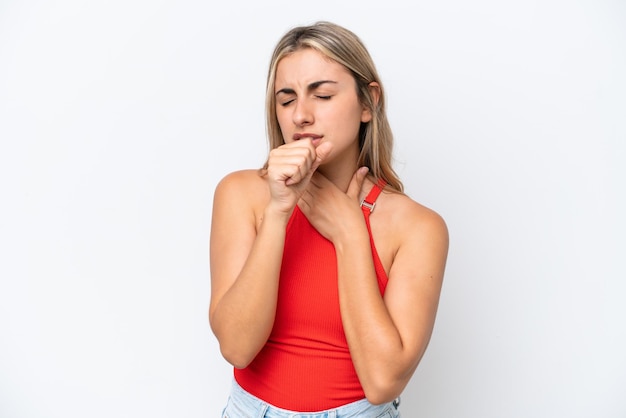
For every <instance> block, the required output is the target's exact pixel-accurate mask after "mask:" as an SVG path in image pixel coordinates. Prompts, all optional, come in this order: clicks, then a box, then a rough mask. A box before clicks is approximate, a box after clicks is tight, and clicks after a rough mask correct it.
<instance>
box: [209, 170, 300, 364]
mask: <svg viewBox="0 0 626 418" xmlns="http://www.w3.org/2000/svg"><path fill="white" fill-rule="evenodd" d="M259 188H260V189H261V190H263V188H265V189H266V188H267V184H266V183H265V181H264V180H263V179H262V178H260V177H259V175H258V173H257V172H254V171H242V172H236V173H233V174H230V175H228V176H226V177H225V178H224V179H223V180H222V181H221V182H220V183H219V184H218V186H217V188H216V190H215V196H214V200H213V215H212V221H211V240H210V264H211V303H210V307H209V321H210V324H211V328H212V330H213V333H214V334H215V336H216V337H217V339H218V341H219V344H220V350H221V352H222V355H223V356H224V358H225V359H226V360H227V361H228V362H229V363H231V364H232V365H233V366H235V367H238V368H243V367H246V366H247V365H248V364H249V363H250V362H251V361H252V360H253V359H254V357H255V356H256V354H257V353H258V352H259V351H260V350H261V348H262V347H263V345H264V344H265V342H266V341H267V339H268V337H269V335H270V332H271V330H272V326H273V324H274V316H275V313H276V300H277V295H278V277H279V274H280V266H281V262H282V255H283V245H284V241H285V229H286V225H287V222H288V220H289V213H285V212H281V211H276V210H272V205H267V206H266V207H265V210H264V213H263V218H262V219H261V221H260V224H259V225H258V230H257V219H256V218H257V215H255V211H254V204H255V200H256V201H257V202H258V199H259V195H261V198H262V195H263V194H262V193H260V192H259ZM261 207H262V206H261Z"/></svg>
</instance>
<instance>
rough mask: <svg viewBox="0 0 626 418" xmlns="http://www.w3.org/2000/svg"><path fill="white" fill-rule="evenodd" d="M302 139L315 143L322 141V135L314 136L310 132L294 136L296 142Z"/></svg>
mask: <svg viewBox="0 0 626 418" xmlns="http://www.w3.org/2000/svg"><path fill="white" fill-rule="evenodd" d="M302 138H311V140H312V141H314V142H315V141H316V140H319V139H322V135H317V134H312V133H309V132H303V133H295V134H293V140H294V141H298V140H299V139H302Z"/></svg>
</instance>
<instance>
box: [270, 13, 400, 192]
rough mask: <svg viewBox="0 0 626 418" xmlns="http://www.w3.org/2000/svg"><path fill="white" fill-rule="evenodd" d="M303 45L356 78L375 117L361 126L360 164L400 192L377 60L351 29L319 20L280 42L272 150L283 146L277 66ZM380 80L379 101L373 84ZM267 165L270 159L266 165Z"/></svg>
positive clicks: (276, 52) (273, 98)
mask: <svg viewBox="0 0 626 418" xmlns="http://www.w3.org/2000/svg"><path fill="white" fill-rule="evenodd" d="M304 48H312V49H314V50H316V51H318V52H320V53H322V54H324V55H325V56H327V57H328V58H330V59H332V60H333V61H336V62H337V63H339V64H341V65H343V66H344V67H345V68H346V69H348V71H350V73H351V74H352V76H353V77H354V80H355V81H356V87H357V95H358V98H359V101H360V102H361V103H362V104H363V105H364V106H366V107H367V108H369V109H370V110H371V112H372V119H371V120H370V121H369V122H367V123H361V127H360V129H359V149H360V154H359V159H358V165H359V166H367V167H368V168H369V173H370V175H372V176H373V177H375V178H376V179H381V178H382V179H384V180H385V181H386V182H387V183H388V184H389V186H390V187H391V188H392V189H394V190H396V191H399V192H402V191H403V189H404V187H403V185H402V182H401V181H400V178H399V177H398V175H397V174H396V172H395V171H394V169H393V167H392V157H393V155H392V150H393V135H392V132H391V127H390V126H389V121H388V120H387V114H386V110H385V94H384V90H383V85H382V82H381V80H380V77H379V76H378V72H377V71H376V67H375V65H374V61H373V60H372V58H371V56H370V54H369V52H368V51H367V49H366V48H365V45H364V44H363V42H362V41H361V40H360V39H359V38H358V37H357V36H356V35H355V34H354V33H352V32H351V31H349V30H348V29H346V28H344V27H341V26H339V25H337V24H334V23H330V22H323V21H322V22H317V23H315V24H313V25H310V26H299V27H295V28H293V29H291V30H290V31H288V32H287V33H286V34H285V35H284V36H283V37H282V38H281V39H280V41H279V42H278V44H277V45H276V48H275V49H274V53H273V54H272V59H271V61H270V67H269V72H268V75H267V92H266V102H265V104H266V115H267V121H266V123H267V134H268V139H269V146H270V149H274V148H277V147H279V146H281V145H283V144H284V143H285V142H284V139H283V135H282V132H281V129H280V126H279V124H278V118H277V117H276V95H275V91H274V89H275V83H276V69H277V67H278V63H279V62H280V60H281V59H283V58H284V57H286V56H288V55H290V54H292V53H294V52H296V51H298V50H300V49H304ZM372 82H376V83H378V86H379V87H378V88H379V97H378V101H376V98H375V97H374V96H373V95H372V93H371V90H370V83H372ZM264 168H267V162H266V163H265V167H264Z"/></svg>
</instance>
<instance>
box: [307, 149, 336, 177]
mask: <svg viewBox="0 0 626 418" xmlns="http://www.w3.org/2000/svg"><path fill="white" fill-rule="evenodd" d="M332 149H333V144H331V143H330V142H322V143H321V144H319V145H318V146H317V148H315V153H316V158H315V161H314V162H313V165H312V166H311V171H315V170H317V167H319V166H320V164H322V162H323V161H324V159H325V158H326V157H328V154H330V151H331V150H332Z"/></svg>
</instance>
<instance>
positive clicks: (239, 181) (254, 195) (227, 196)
mask: <svg viewBox="0 0 626 418" xmlns="http://www.w3.org/2000/svg"><path fill="white" fill-rule="evenodd" d="M268 196H269V191H268V187H267V180H266V177H265V176H264V173H263V172H262V171H261V170H260V169H250V170H239V171H234V172H232V173H229V174H227V175H225V176H224V177H223V178H222V179H221V180H220V181H219V182H218V184H217V186H216V187H215V195H214V204H216V205H217V204H222V203H224V204H238V203H241V204H245V205H246V206H257V205H258V204H260V203H262V202H264V201H266V200H267V198H268Z"/></svg>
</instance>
